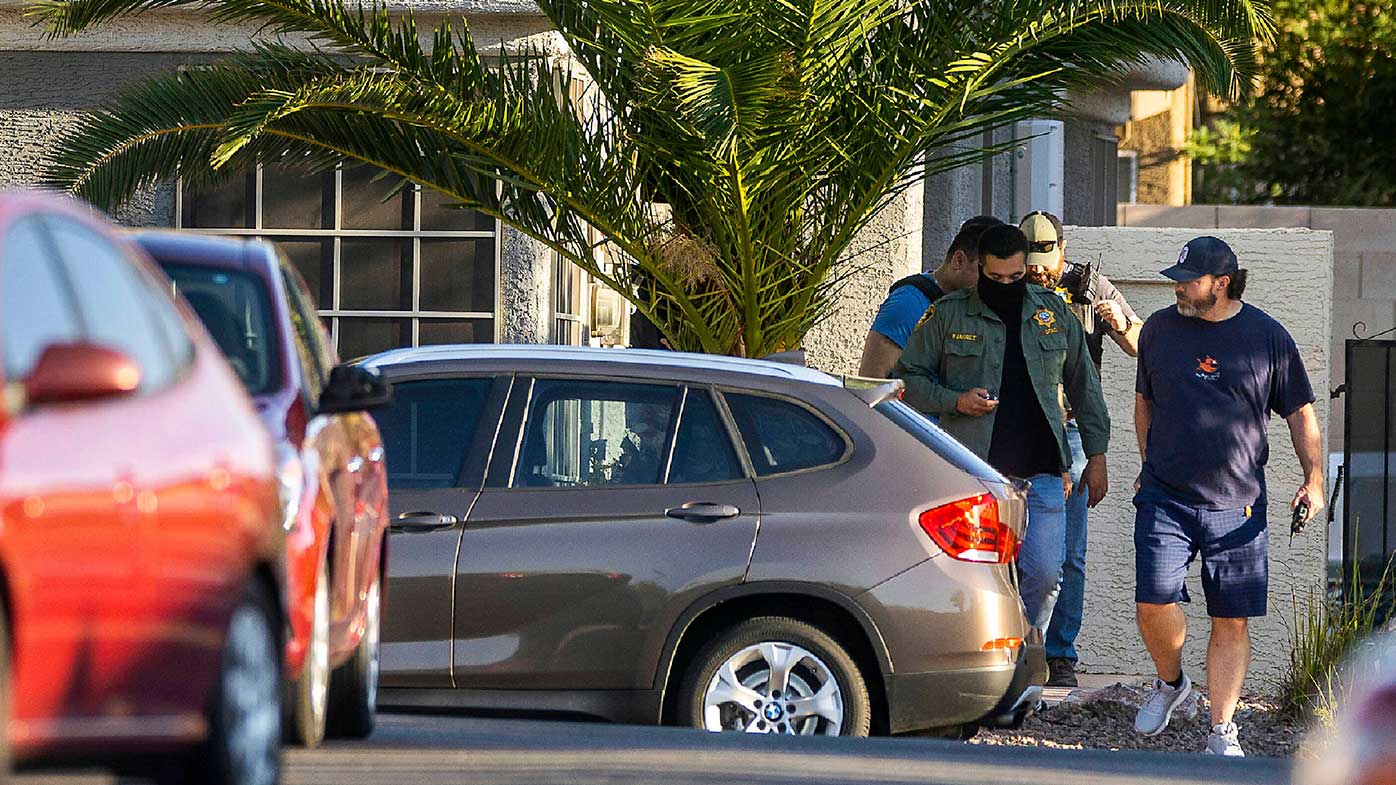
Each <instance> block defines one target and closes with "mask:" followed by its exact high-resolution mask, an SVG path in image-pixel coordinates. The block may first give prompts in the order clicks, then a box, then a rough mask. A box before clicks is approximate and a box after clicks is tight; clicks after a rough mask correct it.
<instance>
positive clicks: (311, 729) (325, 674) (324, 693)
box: [287, 561, 330, 749]
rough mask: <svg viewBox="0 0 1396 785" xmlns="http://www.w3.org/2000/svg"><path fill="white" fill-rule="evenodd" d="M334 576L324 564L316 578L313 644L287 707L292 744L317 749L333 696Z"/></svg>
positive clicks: (312, 619)
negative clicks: (331, 608)
mask: <svg viewBox="0 0 1396 785" xmlns="http://www.w3.org/2000/svg"><path fill="white" fill-rule="evenodd" d="M329 584H330V575H329V568H328V566H327V565H326V564H325V562H324V561H321V562H320V568H319V570H317V572H316V575H315V602H314V611H313V613H312V615H311V620H310V641H309V643H308V644H307V646H306V652H305V664H304V665H303V666H302V667H301V675H300V678H299V679H296V680H295V681H294V682H293V683H292V684H291V685H290V687H291V700H290V701H289V705H288V706H287V709H288V713H289V717H288V719H289V722H288V723H287V730H288V732H289V733H288V735H289V740H290V741H292V742H294V743H297V744H300V745H302V746H304V747H306V748H309V749H314V748H315V747H318V746H320V742H322V741H324V739H325V716H326V712H327V707H328V704H329V694H330V586H329Z"/></svg>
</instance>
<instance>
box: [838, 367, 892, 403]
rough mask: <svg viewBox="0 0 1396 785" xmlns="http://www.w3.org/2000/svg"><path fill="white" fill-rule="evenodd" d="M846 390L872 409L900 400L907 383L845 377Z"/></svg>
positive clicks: (849, 375)
mask: <svg viewBox="0 0 1396 785" xmlns="http://www.w3.org/2000/svg"><path fill="white" fill-rule="evenodd" d="M843 387H844V389H845V390H848V391H849V392H851V393H853V394H854V395H856V396H858V398H859V400H861V401H862V402H863V403H866V404H867V405H868V408H872V407H874V406H876V405H878V404H879V403H882V402H883V401H886V400H888V399H891V398H900V397H901V395H902V390H904V389H906V382H904V381H902V380H901V379H870V378H868V377H866V376H854V375H852V374H844V375H843Z"/></svg>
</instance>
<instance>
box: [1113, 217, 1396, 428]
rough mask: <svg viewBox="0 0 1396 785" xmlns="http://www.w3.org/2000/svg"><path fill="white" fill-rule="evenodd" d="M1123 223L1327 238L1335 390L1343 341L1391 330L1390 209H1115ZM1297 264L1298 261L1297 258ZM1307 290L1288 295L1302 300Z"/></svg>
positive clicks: (1395, 310)
mask: <svg viewBox="0 0 1396 785" xmlns="http://www.w3.org/2000/svg"><path fill="white" fill-rule="evenodd" d="M1119 223H1120V225H1121V226H1135V227H1160V228H1161V227H1188V228H1193V229H1217V228H1274V227H1308V228H1312V229H1321V230H1326V231H1330V232H1332V233H1333V307H1332V312H1331V314H1332V318H1331V320H1330V321H1331V325H1332V345H1331V347H1330V353H1331V356H1332V358H1333V383H1332V386H1333V387H1337V386H1338V385H1339V384H1342V383H1343V380H1344V378H1345V376H1344V375H1345V373H1346V367H1345V362H1344V358H1345V353H1344V342H1345V341H1347V340H1348V339H1350V338H1353V337H1355V336H1354V332H1353V331H1354V328H1356V329H1357V336H1360V337H1366V336H1370V335H1374V334H1376V333H1379V332H1382V331H1383V330H1389V329H1391V328H1392V327H1393V326H1396V209H1376V208H1357V207H1268V206H1241V205H1187V206H1185V207H1168V206H1165V205H1148V204H1129V205H1120V209H1119ZM1295 265H1296V267H1297V266H1298V262H1297V260H1296V261H1295ZM1306 289H1307V287H1305V286H1303V285H1302V282H1301V283H1300V284H1299V287H1298V288H1297V289H1296V290H1295V292H1294V294H1295V296H1296V299H1298V300H1299V301H1301V302H1302V301H1308V294H1307V291H1306ZM1332 419H1333V423H1334V424H1335V427H1333V428H1332V429H1330V431H1329V434H1328V449H1329V451H1330V452H1341V451H1342V449H1343V431H1342V427H1341V426H1342V422H1343V399H1342V398H1338V399H1337V400H1335V401H1334V402H1333V418H1332Z"/></svg>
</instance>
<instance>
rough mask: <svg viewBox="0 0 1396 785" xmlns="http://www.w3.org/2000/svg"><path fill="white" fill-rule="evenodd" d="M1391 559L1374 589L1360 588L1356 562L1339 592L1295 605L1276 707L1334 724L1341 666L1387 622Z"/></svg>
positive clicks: (1393, 576) (1394, 576) (1395, 580)
mask: <svg viewBox="0 0 1396 785" xmlns="http://www.w3.org/2000/svg"><path fill="white" fill-rule="evenodd" d="M1393 566H1396V558H1393V560H1392V561H1388V562H1387V564H1386V568H1385V569H1384V570H1383V571H1382V575H1381V579H1380V580H1378V581H1377V582H1376V584H1375V585H1364V584H1363V582H1362V569H1361V567H1360V566H1359V565H1358V563H1357V562H1356V561H1354V562H1353V567H1352V571H1351V573H1350V574H1348V575H1347V576H1345V578H1344V579H1343V580H1342V581H1341V582H1340V584H1339V587H1338V590H1337V591H1336V592H1332V593H1330V594H1329V595H1327V596H1325V597H1322V598H1318V597H1314V596H1312V595H1311V596H1310V598H1309V602H1307V603H1305V604H1303V605H1302V606H1301V605H1300V604H1299V603H1295V610H1294V631H1293V641H1292V647H1291V649H1290V653H1289V663H1290V665H1289V671H1288V673H1286V674H1285V678H1284V680H1283V681H1282V682H1281V683H1280V707H1281V709H1282V710H1283V711H1284V712H1285V714H1287V715H1289V716H1290V717H1292V718H1294V719H1304V720H1308V719H1313V720H1316V721H1317V722H1319V723H1321V724H1323V725H1325V726H1328V725H1332V723H1333V712H1334V708H1335V700H1336V697H1337V695H1338V692H1339V688H1340V685H1341V668H1342V666H1343V665H1344V663H1345V662H1347V660H1348V659H1349V655H1351V654H1352V652H1353V649H1354V647H1356V646H1357V645H1358V644H1360V643H1361V642H1362V641H1363V640H1366V639H1367V638H1368V637H1370V636H1371V635H1372V634H1373V633H1374V632H1377V631H1378V630H1381V629H1382V628H1383V627H1385V626H1386V625H1387V624H1389V623H1390V622H1391V620H1392V608H1391V603H1390V597H1391V594H1392V592H1393V590H1396V572H1393Z"/></svg>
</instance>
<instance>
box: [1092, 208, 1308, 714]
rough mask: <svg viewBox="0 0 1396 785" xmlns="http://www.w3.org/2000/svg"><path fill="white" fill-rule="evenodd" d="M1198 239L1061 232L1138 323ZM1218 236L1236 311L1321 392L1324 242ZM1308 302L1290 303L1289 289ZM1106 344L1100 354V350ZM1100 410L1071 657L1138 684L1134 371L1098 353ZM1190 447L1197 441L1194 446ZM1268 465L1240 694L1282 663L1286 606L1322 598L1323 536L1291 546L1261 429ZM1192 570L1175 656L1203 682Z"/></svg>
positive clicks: (1271, 233)
mask: <svg viewBox="0 0 1396 785" xmlns="http://www.w3.org/2000/svg"><path fill="white" fill-rule="evenodd" d="M1195 234H1196V233H1195V232H1193V231H1191V230H1188V229H1139V228H1120V227H1112V228H1099V227H1068V228H1067V229H1066V236H1067V237H1068V238H1070V240H1069V243H1070V246H1069V247H1070V250H1071V255H1072V257H1073V258H1075V259H1078V260H1079V259H1096V258H1099V259H1100V260H1101V261H1102V265H1103V268H1104V272H1105V274H1106V275H1107V276H1108V277H1109V278H1110V280H1111V281H1113V282H1114V283H1115V284H1116V285H1117V286H1119V288H1120V290H1121V291H1122V292H1123V293H1124V295H1125V297H1126V298H1127V299H1128V300H1129V302H1130V304H1131V305H1132V306H1133V307H1134V310H1135V311H1137V312H1138V313H1139V314H1140V315H1141V316H1145V317H1147V315H1148V314H1151V313H1153V312H1155V311H1157V310H1159V309H1160V308H1165V307H1169V306H1170V305H1171V304H1172V303H1173V302H1174V298H1173V289H1172V283H1171V282H1170V281H1168V280H1167V279H1165V278H1163V277H1162V276H1160V275H1159V274H1158V271H1159V270H1161V269H1163V268H1164V267H1166V266H1167V265H1168V264H1170V263H1172V262H1173V261H1175V260H1176V259H1177V257H1178V251H1179V249H1181V248H1182V246H1183V244H1184V243H1186V242H1187V241H1188V240H1190V239H1192V237H1193V236H1194V235H1195ZM1217 235H1218V236H1220V237H1221V238H1222V239H1224V240H1226V241H1227V242H1228V243H1229V244H1231V246H1232V247H1233V248H1234V249H1235V250H1236V254H1237V256H1238V257H1239V258H1240V260H1241V264H1242V266H1244V267H1246V268H1247V269H1249V270H1251V271H1252V272H1251V278H1250V283H1249V286H1248V288H1247V290H1246V300H1247V301H1248V302H1250V303H1252V304H1254V305H1256V306H1258V307H1260V308H1262V309H1264V310H1265V311H1267V312H1268V313H1269V314H1270V315H1272V316H1274V317H1275V318H1276V319H1278V320H1279V321H1280V323H1281V324H1283V325H1284V326H1285V327H1286V328H1288V329H1289V331H1290V333H1291V334H1292V335H1293V336H1294V340H1295V342H1296V343H1297V344H1298V346H1299V349H1300V352H1301V353H1302V354H1303V357H1304V364H1305V367H1306V368H1307V369H1308V371H1309V377H1310V379H1311V380H1312V383H1313V386H1314V389H1315V390H1316V391H1318V390H1326V389H1328V386H1329V374H1330V359H1329V351H1330V346H1331V343H1330V335H1329V333H1330V323H1329V320H1328V318H1327V314H1328V312H1329V310H1330V302H1331V297H1332V291H1333V279H1332V275H1331V271H1332V269H1333V265H1332V258H1333V237H1332V235H1331V234H1330V233H1329V232H1321V231H1310V230H1304V229H1279V230H1257V229H1241V230H1220V231H1218V232H1217ZM1299 287H1302V288H1303V289H1304V291H1305V292H1306V295H1305V297H1304V298H1296V297H1294V291H1295V289H1296V288H1299ZM1107 343H1108V342H1107ZM1101 377H1102V383H1103V386H1104V388H1105V395H1106V401H1107V402H1108V404H1109V406H1110V417H1111V438H1110V453H1109V456H1108V464H1109V469H1110V493H1109V495H1108V496H1106V498H1105V500H1104V501H1103V502H1102V503H1101V505H1100V506H1099V507H1097V508H1096V509H1095V510H1092V511H1091V517H1090V535H1089V550H1088V552H1087V557H1086V567H1087V579H1086V580H1087V582H1086V609H1085V623H1084V624H1083V625H1082V631H1081V637H1080V639H1079V641H1078V644H1077V646H1078V648H1079V650H1080V653H1081V665H1082V667H1083V668H1084V669H1085V670H1088V671H1091V672H1096V673H1122V674H1148V673H1150V672H1151V667H1152V666H1151V665H1150V664H1149V658H1148V655H1147V654H1146V653H1145V651H1144V648H1143V645H1142V644H1141V643H1140V640H1139V633H1138V632H1137V631H1136V629H1135V622H1134V603H1133V597H1134V540H1133V525H1134V507H1133V504H1132V503H1131V497H1132V486H1133V482H1134V478H1135V477H1136V476H1138V474H1139V463H1140V462H1139V451H1138V449H1137V447H1136V442H1135V436H1134V426H1133V420H1134V377H1135V361H1134V360H1133V359H1131V358H1130V357H1128V356H1126V355H1125V354H1124V353H1123V352H1121V351H1118V350H1117V349H1116V348H1115V347H1113V346H1107V347H1106V350H1105V357H1104V367H1103V369H1102V372H1101ZM1317 408H1318V414H1319V423H1320V424H1321V426H1322V427H1324V428H1325V430H1326V429H1327V427H1328V426H1327V423H1328V422H1329V416H1328V400H1327V397H1326V396H1323V395H1320V396H1319V401H1318V403H1317ZM1198 438H1200V439H1201V438H1206V435H1205V434H1199V435H1198ZM1269 438H1270V448H1271V453H1270V456H1271V458H1270V465H1269V467H1268V468H1267V470H1266V483H1267V486H1268V488H1269V489H1270V496H1271V499H1270V506H1269V510H1268V513H1269V521H1270V613H1269V615H1268V616H1266V617H1264V618H1262V619H1257V620H1255V621H1254V622H1253V626H1252V639H1253V641H1254V643H1255V645H1254V664H1253V666H1252V671H1251V673H1252V678H1251V681H1250V682H1248V684H1247V687H1248V688H1249V689H1262V688H1266V687H1268V686H1271V685H1273V683H1274V682H1275V680H1277V679H1278V678H1279V677H1280V675H1281V674H1282V673H1283V671H1284V668H1285V666H1286V665H1287V663H1288V657H1289V646H1288V642H1289V634H1290V633H1289V627H1290V626H1291V624H1292V619H1293V618H1294V603H1295V598H1296V597H1297V598H1300V599H1303V598H1305V597H1308V596H1310V593H1311V592H1321V591H1322V589H1323V586H1324V576H1325V567H1326V558H1325V554H1326V550H1327V539H1326V536H1325V533H1324V531H1323V530H1322V528H1321V527H1310V529H1309V530H1308V531H1307V532H1306V533H1305V534H1304V535H1303V536H1302V537H1299V538H1297V539H1295V541H1294V543H1293V545H1292V546H1291V544H1290V542H1289V536H1288V533H1287V532H1288V526H1287V523H1288V521H1289V509H1288V502H1289V499H1290V498H1291V497H1292V495H1293V493H1294V490H1295V489H1297V488H1298V486H1299V483H1300V480H1301V478H1302V472H1301V470H1300V467H1299V462H1298V459H1297V458H1296V457H1295V454H1294V450H1293V449H1292V448H1291V446H1290V439H1289V431H1288V428H1287V427H1286V425H1285V423H1284V421H1282V420H1280V419H1278V418H1276V419H1274V420H1272V422H1271V424H1270V429H1269ZM1199 576H1200V565H1198V564H1194V565H1193V567H1192V569H1191V570H1189V574H1188V591H1189V593H1190V594H1191V595H1192V596H1193V598H1194V600H1195V601H1194V602H1193V603H1192V604H1191V605H1190V606H1188V607H1187V616H1188V626H1189V631H1190V632H1189V636H1188V643H1187V649H1186V655H1185V662H1186V663H1187V669H1188V671H1189V672H1190V673H1191V674H1193V677H1194V678H1198V677H1200V676H1202V675H1204V673H1205V668H1204V658H1205V652H1206V630H1207V621H1206V614H1205V610H1204V609H1205V605H1204V603H1203V602H1202V597H1203V594H1202V585H1201V582H1200V577H1199Z"/></svg>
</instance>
